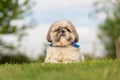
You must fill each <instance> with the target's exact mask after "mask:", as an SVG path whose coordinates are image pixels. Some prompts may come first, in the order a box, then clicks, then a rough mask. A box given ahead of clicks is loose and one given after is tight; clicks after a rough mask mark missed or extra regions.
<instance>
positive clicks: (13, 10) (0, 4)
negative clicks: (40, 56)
mask: <svg viewBox="0 0 120 80" xmlns="http://www.w3.org/2000/svg"><path fill="white" fill-rule="evenodd" d="M29 2H30V0H0V55H1V54H4V53H9V54H10V53H13V52H14V51H16V50H17V47H16V46H14V45H13V44H12V43H7V42H5V41H4V40H3V39H2V37H1V36H2V35H9V34H14V35H16V36H17V37H19V38H18V40H20V39H21V38H22V36H23V32H22V31H23V30H24V29H25V28H26V27H27V26H26V25H22V24H21V26H20V27H18V26H16V25H12V24H11V22H12V21H13V20H18V19H23V17H24V15H25V13H26V12H27V11H28V10H29V9H30V6H31V5H30V4H29ZM0 57H1V56H0Z"/></svg>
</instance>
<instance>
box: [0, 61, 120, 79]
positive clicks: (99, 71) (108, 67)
mask: <svg viewBox="0 0 120 80" xmlns="http://www.w3.org/2000/svg"><path fill="white" fill-rule="evenodd" d="M0 80H120V61H118V60H93V61H86V62H81V63H72V64H50V63H49V64H43V63H39V62H35V63H25V64H1V65H0Z"/></svg>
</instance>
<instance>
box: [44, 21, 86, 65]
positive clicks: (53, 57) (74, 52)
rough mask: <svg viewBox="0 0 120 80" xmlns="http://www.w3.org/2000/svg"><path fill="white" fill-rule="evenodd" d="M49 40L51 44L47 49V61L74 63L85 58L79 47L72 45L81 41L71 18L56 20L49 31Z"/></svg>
mask: <svg viewBox="0 0 120 80" xmlns="http://www.w3.org/2000/svg"><path fill="white" fill-rule="evenodd" d="M47 41H48V42H50V43H51V44H50V46H49V47H48V48H47V50H46V52H47V53H46V58H45V62H50V63H72V62H79V61H83V60H84V56H83V55H82V54H80V50H79V48H76V47H74V46H73V45H72V43H73V42H74V43H75V42H78V41H79V37H78V34H77V32H76V29H75V27H74V26H73V24H72V23H71V22H70V21H69V20H59V21H56V22H54V23H53V24H52V26H51V27H50V29H49V31H48V34H47Z"/></svg>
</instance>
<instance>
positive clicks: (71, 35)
mask: <svg viewBox="0 0 120 80" xmlns="http://www.w3.org/2000/svg"><path fill="white" fill-rule="evenodd" d="M47 40H48V42H51V43H52V44H53V45H56V46H69V45H71V43H72V42H78V40H79V38H78V34H77V32H76V30H75V28H74V26H73V25H72V23H71V22H70V21H68V20H60V21H56V22H54V23H53V24H52V26H51V27H50V29H49V31H48V34H47Z"/></svg>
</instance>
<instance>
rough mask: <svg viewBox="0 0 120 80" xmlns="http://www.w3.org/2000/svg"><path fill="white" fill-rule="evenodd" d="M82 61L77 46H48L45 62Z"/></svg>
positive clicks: (82, 58)
mask: <svg viewBox="0 0 120 80" xmlns="http://www.w3.org/2000/svg"><path fill="white" fill-rule="evenodd" d="M79 61H84V56H83V55H82V54H80V50H79V48H75V47H73V46H69V47H66V48H59V47H48V48H47V54H46V58H45V62H47V63H48V62H50V63H73V62H79Z"/></svg>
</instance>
